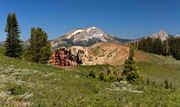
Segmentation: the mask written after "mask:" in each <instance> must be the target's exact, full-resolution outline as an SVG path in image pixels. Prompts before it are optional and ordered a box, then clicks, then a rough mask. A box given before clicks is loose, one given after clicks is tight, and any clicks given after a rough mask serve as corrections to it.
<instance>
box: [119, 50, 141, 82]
mask: <svg viewBox="0 0 180 107" xmlns="http://www.w3.org/2000/svg"><path fill="white" fill-rule="evenodd" d="M134 57H135V53H134V49H133V47H132V46H131V47H130V54H129V57H128V59H127V60H126V61H125V63H124V69H123V72H122V75H123V76H124V77H125V78H126V79H127V81H128V82H130V83H132V82H136V80H137V79H138V78H139V75H138V71H137V67H136V65H135V61H134Z"/></svg>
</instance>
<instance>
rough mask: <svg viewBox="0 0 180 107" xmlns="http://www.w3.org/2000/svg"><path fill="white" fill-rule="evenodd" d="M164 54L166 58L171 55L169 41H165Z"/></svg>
mask: <svg viewBox="0 0 180 107" xmlns="http://www.w3.org/2000/svg"><path fill="white" fill-rule="evenodd" d="M162 54H163V55H165V56H167V55H169V44H168V40H165V41H164V42H163V49H162Z"/></svg>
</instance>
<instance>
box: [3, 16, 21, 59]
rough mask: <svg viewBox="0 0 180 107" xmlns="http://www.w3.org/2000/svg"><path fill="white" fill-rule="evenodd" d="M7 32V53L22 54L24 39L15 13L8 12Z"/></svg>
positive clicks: (18, 55)
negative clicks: (21, 38)
mask: <svg viewBox="0 0 180 107" xmlns="http://www.w3.org/2000/svg"><path fill="white" fill-rule="evenodd" d="M5 32H6V33H7V38H6V42H5V47H6V51H5V55H6V56H9V57H15V58H17V57H20V56H21V55H22V44H21V42H22V41H21V40H20V30H19V25H18V21H17V19H16V14H15V13H10V14H8V17H7V23H6V28H5Z"/></svg>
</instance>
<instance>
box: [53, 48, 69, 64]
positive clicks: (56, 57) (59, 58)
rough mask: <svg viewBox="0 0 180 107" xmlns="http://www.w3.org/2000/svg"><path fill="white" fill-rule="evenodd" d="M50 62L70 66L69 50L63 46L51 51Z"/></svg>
mask: <svg viewBox="0 0 180 107" xmlns="http://www.w3.org/2000/svg"><path fill="white" fill-rule="evenodd" d="M50 63H51V64H53V65H57V66H72V61H71V60H70V51H69V50H67V49H65V48H60V49H57V50H55V51H54V52H53V55H52V57H51V60H50Z"/></svg>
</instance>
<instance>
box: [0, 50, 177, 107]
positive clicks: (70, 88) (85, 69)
mask: <svg viewBox="0 0 180 107" xmlns="http://www.w3.org/2000/svg"><path fill="white" fill-rule="evenodd" d="M3 51H4V50H3V49H0V77H1V78H0V105H1V106H9V107H10V106H11V107H12V106H17V103H18V102H20V103H24V104H26V103H27V104H28V102H29V103H30V106H32V107H65V106H66V107H71V106H73V107H157V106H158V107H178V106H179V105H180V92H179V89H176V90H170V89H164V88H163V87H161V86H158V85H156V86H154V85H145V84H143V83H140V84H134V85H133V87H134V88H135V89H137V90H140V91H143V93H132V92H129V91H126V90H124V91H123V90H115V89H113V87H112V83H111V82H103V81H100V80H98V79H92V78H87V75H88V73H89V72H90V71H95V72H96V73H100V72H101V71H105V70H107V69H108V68H111V69H113V70H116V71H118V72H121V70H122V69H121V67H113V66H108V65H102V66H101V65H96V66H77V67H72V68H68V69H66V68H56V67H52V66H49V65H42V64H35V63H30V62H27V61H25V60H21V59H14V58H9V57H5V56H4V55H3ZM153 57H154V58H155V59H157V60H155V59H152V61H151V62H138V66H139V70H140V72H141V74H142V75H143V76H144V77H148V78H150V79H152V80H153V81H156V82H159V81H161V80H164V79H166V78H167V77H168V78H167V79H169V78H171V79H172V82H173V83H175V84H178V83H180V82H179V80H178V76H179V71H180V70H179V67H178V66H176V65H174V64H178V63H179V62H177V63H176V62H175V63H174V64H171V62H169V61H168V62H167V63H166V62H164V61H162V63H156V61H158V59H161V60H164V57H163V58H159V56H153ZM156 57H157V58H156ZM158 62H159V61H158ZM164 65H167V67H164ZM174 66H176V67H174ZM161 72H163V75H162V73H161ZM164 72H165V73H164ZM159 79H160V80H159ZM16 85H17V86H16ZM177 86H178V85H177ZM10 89H11V90H12V89H15V90H16V91H15V92H16V94H7V96H5V95H4V94H2V92H7V91H8V90H10ZM108 89H113V90H108ZM19 91H20V92H19ZM25 93H26V94H25ZM30 95H31V97H28V96H30Z"/></svg>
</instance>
